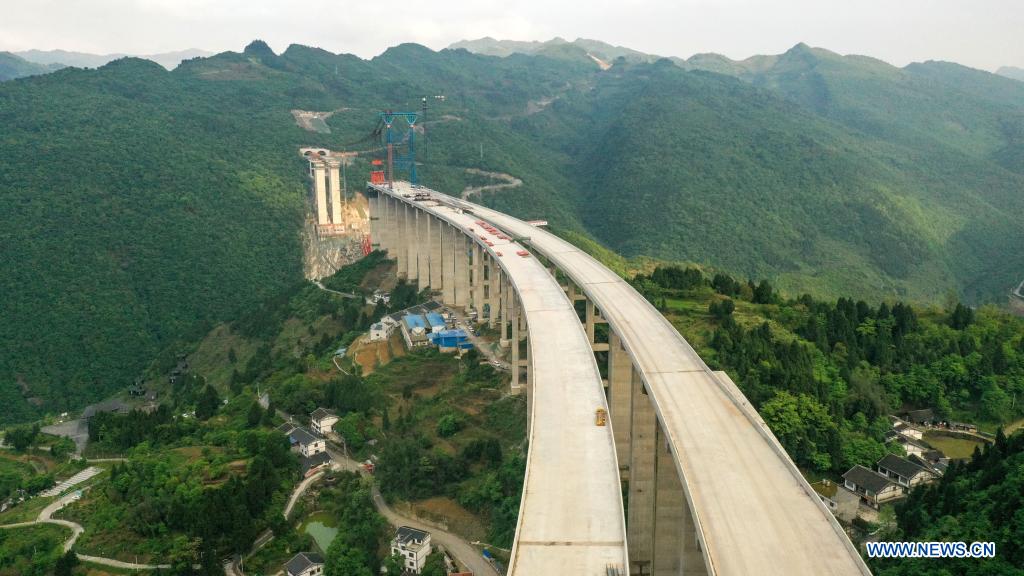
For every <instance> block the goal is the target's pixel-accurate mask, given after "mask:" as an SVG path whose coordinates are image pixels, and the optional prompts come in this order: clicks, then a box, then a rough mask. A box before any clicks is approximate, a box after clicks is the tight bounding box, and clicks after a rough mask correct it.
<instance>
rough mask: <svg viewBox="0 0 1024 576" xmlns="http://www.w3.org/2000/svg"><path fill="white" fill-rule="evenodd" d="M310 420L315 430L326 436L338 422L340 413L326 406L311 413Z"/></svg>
mask: <svg viewBox="0 0 1024 576" xmlns="http://www.w3.org/2000/svg"><path fill="white" fill-rule="evenodd" d="M309 422H310V426H311V427H312V428H313V432H316V433H317V434H319V435H321V436H326V435H327V433H328V432H330V431H331V430H332V429H333V428H334V425H335V424H336V423H337V422H338V415H337V414H335V413H334V412H332V411H330V410H328V409H326V408H317V409H316V410H314V411H313V413H312V414H310V415H309Z"/></svg>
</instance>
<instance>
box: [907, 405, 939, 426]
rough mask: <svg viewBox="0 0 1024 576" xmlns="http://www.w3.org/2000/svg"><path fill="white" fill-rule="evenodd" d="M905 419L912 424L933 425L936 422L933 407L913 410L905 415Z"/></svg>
mask: <svg viewBox="0 0 1024 576" xmlns="http://www.w3.org/2000/svg"><path fill="white" fill-rule="evenodd" d="M903 419H904V420H906V421H907V422H910V423H911V424H922V425H925V426H931V425H932V424H934V423H935V413H934V412H933V411H932V409H931V408H925V409H923V410H911V411H909V412H907V413H906V414H904V415H903Z"/></svg>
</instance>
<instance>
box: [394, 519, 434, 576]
mask: <svg viewBox="0 0 1024 576" xmlns="http://www.w3.org/2000/svg"><path fill="white" fill-rule="evenodd" d="M391 554H392V555H395V554H398V555H399V556H401V557H402V563H403V566H404V567H405V570H406V571H407V572H412V573H413V574H419V573H420V571H421V570H423V566H424V565H425V564H426V563H427V556H430V533H429V532H424V531H423V530H417V529H415V528H410V527H408V526H402V527H400V528H399V529H398V530H397V531H396V532H395V537H394V538H393V539H392V540H391Z"/></svg>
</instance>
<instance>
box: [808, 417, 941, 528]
mask: <svg viewBox="0 0 1024 576" xmlns="http://www.w3.org/2000/svg"><path fill="white" fill-rule="evenodd" d="M923 435H924V434H923V432H922V431H921V430H920V429H919V428H917V427H915V426H914V425H912V424H911V423H909V422H907V421H904V420H901V419H898V418H894V419H893V427H892V429H891V430H889V432H887V433H886V437H885V439H886V443H890V442H895V443H898V444H899V445H900V446H902V447H903V448H904V450H906V453H907V456H906V457H903V456H897V455H896V454H886V455H885V456H883V457H882V458H881V459H879V460H878V462H876V463H875V465H874V467H873V468H868V467H866V466H861V465H859V464H858V465H856V466H854V467H853V468H850V469H849V470H847V471H846V473H845V474H843V483H842V484H841V485H839V484H834V483H831V482H829V481H827V480H824V481H822V482H816V483H814V484H812V487H813V488H814V490H815V491H816V492H817V493H818V497H819V498H820V499H821V501H822V502H823V503H824V504H825V505H826V506H828V507H829V509H830V510H832V512H833V513H834V514H835V515H836V516H837V517H840V518H843V519H844V520H852V519H853V518H854V517H855V516H857V514H858V509H859V507H860V506H861V505H864V506H867V507H870V508H873V509H875V510H877V509H878V508H879V507H880V506H881V505H882V504H885V503H886V502H891V501H893V500H897V499H900V498H903V497H904V496H906V494H907V492H909V491H910V489H911V488H913V487H915V486H917V485H919V484H924V483H927V482H932V481H934V480H936V479H938V478H939V477H940V476H942V475H943V474H944V473H945V472H946V468H947V467H948V465H949V459H948V458H946V457H945V455H944V454H943V453H942V452H940V451H938V450H934V449H932V448H931V447H929V446H928V445H926V444H925V443H924V442H923V441H922V437H923Z"/></svg>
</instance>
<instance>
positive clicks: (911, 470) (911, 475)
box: [877, 454, 938, 488]
mask: <svg viewBox="0 0 1024 576" xmlns="http://www.w3.org/2000/svg"><path fill="white" fill-rule="evenodd" d="M877 466H878V473H879V474H883V475H885V476H886V477H887V478H889V479H890V480H895V481H896V483H897V484H899V485H900V486H903V487H904V488H912V487H914V486H917V485H918V484H922V483H925V482H930V481H932V480H934V479H936V478H937V477H938V475H936V474H935V473H934V472H932V471H931V470H928V469H927V468H925V467H923V466H920V465H918V464H915V463H914V462H911V461H910V460H907V459H906V458H900V457H899V456H896V455H895V454H886V455H885V456H883V457H882V459H881V460H879V461H878V463H877Z"/></svg>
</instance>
